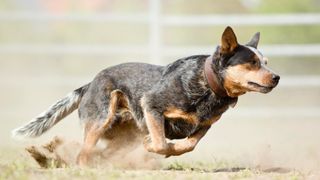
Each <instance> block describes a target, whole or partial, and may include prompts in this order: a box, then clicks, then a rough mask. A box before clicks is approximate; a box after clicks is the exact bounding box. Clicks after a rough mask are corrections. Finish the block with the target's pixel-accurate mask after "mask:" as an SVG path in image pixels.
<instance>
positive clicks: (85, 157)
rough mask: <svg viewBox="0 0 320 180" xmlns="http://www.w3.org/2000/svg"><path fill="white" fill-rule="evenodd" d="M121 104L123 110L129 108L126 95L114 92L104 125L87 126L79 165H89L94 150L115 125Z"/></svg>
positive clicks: (111, 95) (118, 91) (117, 91)
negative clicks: (114, 121)
mask: <svg viewBox="0 0 320 180" xmlns="http://www.w3.org/2000/svg"><path fill="white" fill-rule="evenodd" d="M119 104H120V105H121V106H122V108H126V107H128V102H127V99H126V98H125V96H124V94H123V93H122V92H121V91H120V90H114V91H112V92H111V93H110V103H109V108H108V115H107V118H106V120H105V121H104V123H103V124H102V125H101V124H100V123H99V122H97V123H93V124H86V127H85V140H84V144H83V147H82V149H81V151H80V153H79V156H78V164H79V165H86V164H87V163H88V161H89V156H90V154H91V151H92V149H93V148H94V146H95V145H96V144H97V142H98V140H99V139H100V138H101V137H102V135H103V133H104V132H105V131H106V130H107V129H109V128H110V126H111V124H112V123H113V120H114V118H115V115H116V112H117V110H118V108H119Z"/></svg>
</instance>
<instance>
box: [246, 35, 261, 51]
mask: <svg viewBox="0 0 320 180" xmlns="http://www.w3.org/2000/svg"><path fill="white" fill-rule="evenodd" d="M259 40H260V32H257V33H255V34H254V35H253V37H252V38H251V40H250V42H248V43H247V44H246V45H247V46H251V47H254V48H256V49H257V47H258V44H259Z"/></svg>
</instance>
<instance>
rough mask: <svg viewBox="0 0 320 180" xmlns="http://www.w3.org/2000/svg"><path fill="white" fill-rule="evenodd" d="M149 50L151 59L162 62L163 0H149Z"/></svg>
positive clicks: (154, 61) (158, 62) (156, 62)
mask: <svg viewBox="0 0 320 180" xmlns="http://www.w3.org/2000/svg"><path fill="white" fill-rule="evenodd" d="M148 23H149V52H150V56H149V58H150V61H151V62H152V63H155V64H161V60H162V56H161V47H162V41H161V38H162V37H161V35H162V34H161V33H162V32H161V0H149V22H148Z"/></svg>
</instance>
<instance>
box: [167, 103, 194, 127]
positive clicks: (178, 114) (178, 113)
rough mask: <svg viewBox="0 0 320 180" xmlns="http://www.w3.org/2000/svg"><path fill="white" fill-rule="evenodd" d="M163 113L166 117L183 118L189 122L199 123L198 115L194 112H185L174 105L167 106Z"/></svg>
mask: <svg viewBox="0 0 320 180" xmlns="http://www.w3.org/2000/svg"><path fill="white" fill-rule="evenodd" d="M163 115H164V116H165V117H166V118H171V119H183V120H185V121H187V122H188V123H190V124H198V123H199V120H198V117H197V115H196V114H195V113H187V112H184V111H182V110H180V109H177V108H174V107H170V108H168V109H167V110H166V111H165V112H164V113H163Z"/></svg>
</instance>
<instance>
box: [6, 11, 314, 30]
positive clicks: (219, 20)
mask: <svg viewBox="0 0 320 180" xmlns="http://www.w3.org/2000/svg"><path fill="white" fill-rule="evenodd" d="M150 8H153V9H156V8H157V6H155V7H151V6H150ZM156 13H159V14H160V12H157V11H156V10H155V11H151V14H153V17H155V16H157V14H156ZM154 20H155V19H154V18H150V15H149V14H148V13H132V14H125V13H124V14H118V13H103V14H102V13H100V14H49V13H35V12H15V13H13V12H0V21H34V22H39V21H80V22H87V21H88V22H123V23H145V24H149V23H150V21H154ZM159 23H160V24H161V25H163V26H195V25H197V26H198V25H205V26H210V25H264V26H269V25H315V24H320V13H303V14H231V15H230V14H211V15H163V14H162V15H161V14H160V18H159Z"/></svg>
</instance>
